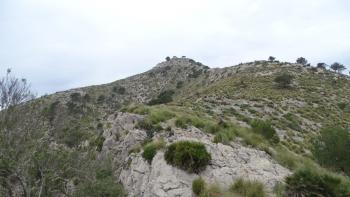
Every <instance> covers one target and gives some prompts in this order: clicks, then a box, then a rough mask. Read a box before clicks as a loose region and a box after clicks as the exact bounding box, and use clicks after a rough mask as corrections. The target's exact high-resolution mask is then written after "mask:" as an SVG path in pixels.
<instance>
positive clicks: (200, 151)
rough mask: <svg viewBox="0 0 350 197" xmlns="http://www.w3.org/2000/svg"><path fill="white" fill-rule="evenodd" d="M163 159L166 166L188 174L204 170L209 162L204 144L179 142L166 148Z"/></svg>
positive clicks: (209, 157)
mask: <svg viewBox="0 0 350 197" xmlns="http://www.w3.org/2000/svg"><path fill="white" fill-rule="evenodd" d="M164 157H165V160H166V161H167V163H168V164H171V165H173V166H176V167H179V168H181V169H183V170H186V171H188V172H190V173H191V172H194V173H198V172H200V171H202V170H204V169H205V167H206V166H207V165H208V163H209V161H210V160H211V156H210V154H209V153H208V152H207V150H206V148H205V146H204V144H202V143H200V142H192V141H180V142H175V143H173V144H171V145H170V146H168V147H167V150H166V152H165V155H164Z"/></svg>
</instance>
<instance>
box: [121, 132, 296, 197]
mask: <svg viewBox="0 0 350 197" xmlns="http://www.w3.org/2000/svg"><path fill="white" fill-rule="evenodd" d="M130 132H136V133H137V132H141V131H140V130H133V131H130ZM172 133H173V134H171V136H169V134H168V133H161V134H158V135H157V136H155V138H160V137H162V138H163V139H164V140H165V141H166V142H167V144H170V143H172V142H175V141H180V140H193V141H200V142H202V143H204V144H205V146H206V148H207V151H208V152H209V153H210V154H211V156H212V160H211V162H210V164H209V165H208V166H207V168H206V170H204V171H203V172H201V173H200V174H198V175H197V174H189V173H187V172H185V171H183V170H180V169H178V168H176V167H173V166H170V165H168V164H167V163H166V161H165V160H164V150H160V151H158V153H157V154H156V156H155V157H154V158H153V161H152V163H151V164H148V163H147V162H146V161H145V160H144V159H143V158H142V156H141V153H136V154H135V153H133V154H131V155H130V156H128V157H126V158H125V160H124V162H125V163H128V165H127V167H125V168H123V169H122V170H121V173H120V176H119V179H120V181H121V183H122V184H123V186H124V187H125V189H126V191H127V192H128V196H145V197H147V196H149V197H150V196H152V197H155V196H156V197H166V196H192V190H191V185H192V181H193V179H195V178H196V177H198V176H201V177H202V178H203V179H204V180H205V181H206V182H207V183H216V184H218V185H219V186H221V187H222V188H228V187H229V186H230V185H231V184H232V183H233V182H234V181H235V180H236V179H238V178H245V179H250V180H257V181H260V182H262V183H263V184H264V185H265V186H266V188H267V189H269V190H272V188H273V186H274V185H275V184H276V183H278V182H282V181H283V179H284V177H286V176H287V175H289V174H290V171H289V170H287V169H286V168H284V167H282V166H280V165H279V164H277V163H276V162H274V161H273V160H272V159H271V157H270V156H269V155H268V154H266V153H265V152H263V151H259V150H255V149H252V148H248V147H244V146H242V145H240V144H238V143H232V144H231V145H223V144H220V143H219V144H215V143H212V136H211V135H208V134H205V133H203V132H202V131H200V130H198V129H196V128H194V127H192V128H190V129H187V130H183V129H174V130H173V132H172Z"/></svg>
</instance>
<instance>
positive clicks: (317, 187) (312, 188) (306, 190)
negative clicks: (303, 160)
mask: <svg viewBox="0 0 350 197" xmlns="http://www.w3.org/2000/svg"><path fill="white" fill-rule="evenodd" d="M285 196H287V197H289V196H290V197H292V196H315V197H316V196H329V197H345V196H350V183H349V182H348V181H346V180H344V179H343V178H341V177H337V176H335V175H332V174H330V173H326V172H317V171H315V170H311V169H308V168H304V169H300V170H298V171H297V172H295V173H294V174H293V175H291V176H289V177H287V179H286V191H285Z"/></svg>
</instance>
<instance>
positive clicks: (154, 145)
mask: <svg viewBox="0 0 350 197" xmlns="http://www.w3.org/2000/svg"><path fill="white" fill-rule="evenodd" d="M164 147H165V142H164V141H163V140H156V141H153V142H151V143H148V144H147V145H146V146H145V147H144V149H143V153H142V157H143V158H144V159H145V160H146V161H148V163H149V164H151V163H152V160H153V157H154V156H155V155H156V154H157V151H158V150H159V149H161V148H164Z"/></svg>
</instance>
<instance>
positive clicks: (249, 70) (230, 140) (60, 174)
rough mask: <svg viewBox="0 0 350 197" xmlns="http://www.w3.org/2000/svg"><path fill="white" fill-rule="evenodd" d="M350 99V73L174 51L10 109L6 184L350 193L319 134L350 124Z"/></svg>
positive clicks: (150, 191) (87, 189)
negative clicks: (210, 61)
mask: <svg viewBox="0 0 350 197" xmlns="http://www.w3.org/2000/svg"><path fill="white" fill-rule="evenodd" d="M283 75H284V76H290V77H291V81H290V83H287V85H285V86H281V84H279V82H278V81H276V77H278V76H283ZM349 100H350V78H349V77H348V76H345V75H341V74H338V73H334V72H331V71H329V70H326V69H322V68H315V67H311V66H305V65H301V64H293V63H288V62H279V61H255V62H250V63H244V64H240V65H237V66H232V67H226V68H209V67H208V66H205V65H203V64H202V63H200V62H196V61H194V60H192V59H189V58H185V57H182V58H177V57H173V58H169V59H167V60H166V61H165V62H162V63H159V64H158V65H156V66H155V67H154V68H152V69H151V70H149V71H147V72H145V73H141V74H138V75H135V76H131V77H129V78H126V79H122V80H118V81H115V82H112V83H109V84H104V85H98V86H90V87H84V88H77V89H72V90H68V91H64V92H58V93H55V94H52V95H48V96H44V97H41V98H38V99H35V100H33V101H30V102H27V103H24V104H22V105H20V106H18V107H16V108H14V109H9V110H6V111H10V112H8V113H5V112H4V111H3V113H2V115H3V117H2V119H1V120H2V121H3V122H2V123H3V125H4V126H3V127H2V130H1V131H2V136H1V138H0V139H1V146H2V147H1V156H2V157H1V159H0V173H1V174H0V175H1V180H0V181H1V187H0V192H2V194H4V196H31V195H34V196H40V195H41V196H71V195H73V196H124V195H127V196H192V195H195V194H194V193H192V192H195V191H197V190H196V189H195V188H192V186H193V187H194V185H195V184H193V185H192V181H194V180H196V179H197V178H198V177H201V180H202V182H205V184H203V187H201V188H202V189H201V190H200V192H198V193H199V194H197V195H202V196H232V195H241V196H249V195H253V193H254V189H253V188H256V191H255V192H256V193H259V194H260V195H262V194H263V193H266V195H268V196H270V195H271V196H282V195H284V196H295V195H304V196H308V195H310V194H311V193H313V194H314V193H317V192H318V193H322V194H326V195H325V196H347V195H348V194H349V192H350V186H349V185H350V183H349V178H348V176H349V174H348V171H347V169H346V168H343V167H340V168H337V167H338V166H337V165H334V166H332V165H329V164H328V163H325V162H322V159H321V157H320V156H319V155H318V154H317V151H315V141H317V140H318V139H320V136H322V131H323V130H324V129H325V128H328V129H331V130H332V128H335V127H339V128H340V129H343V130H346V131H347V132H348V131H349V128H350V125H349V124H350V123H349V120H350V105H349ZM4 114H10V115H11V116H10V115H6V117H5V116H4ZM4 117H5V118H6V119H5V118H4ZM5 131H6V132H5ZM348 133H349V132H348ZM344 139H346V136H345V138H344ZM184 141H185V143H179V142H184ZM203 147H204V149H201V148H203ZM342 147H343V146H341V147H340V148H342ZM344 147H347V145H344ZM207 154H208V155H209V156H210V157H208V156H206V155H207ZM347 158H348V157H346V156H345V161H340V158H339V161H337V160H335V161H334V163H335V164H337V163H339V164H341V163H342V162H344V163H345V164H346V162H347V161H348V160H346V159H347ZM342 164H343V163H342ZM349 164H350V163H349ZM343 166H344V165H343ZM308 173H309V174H308ZM303 176H306V177H308V178H310V177H312V178H313V179H311V178H310V180H308V179H306V180H305V179H303ZM325 177H326V178H325ZM303 181H304V182H303ZM199 182H200V181H199ZM331 184H332V185H331ZM301 185H302V186H301ZM330 185H331V186H330ZM247 188H248V189H247ZM245 190H249V191H245ZM245 192H246V193H245ZM247 192H248V193H249V192H251V193H252V194H248V193H247Z"/></svg>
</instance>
